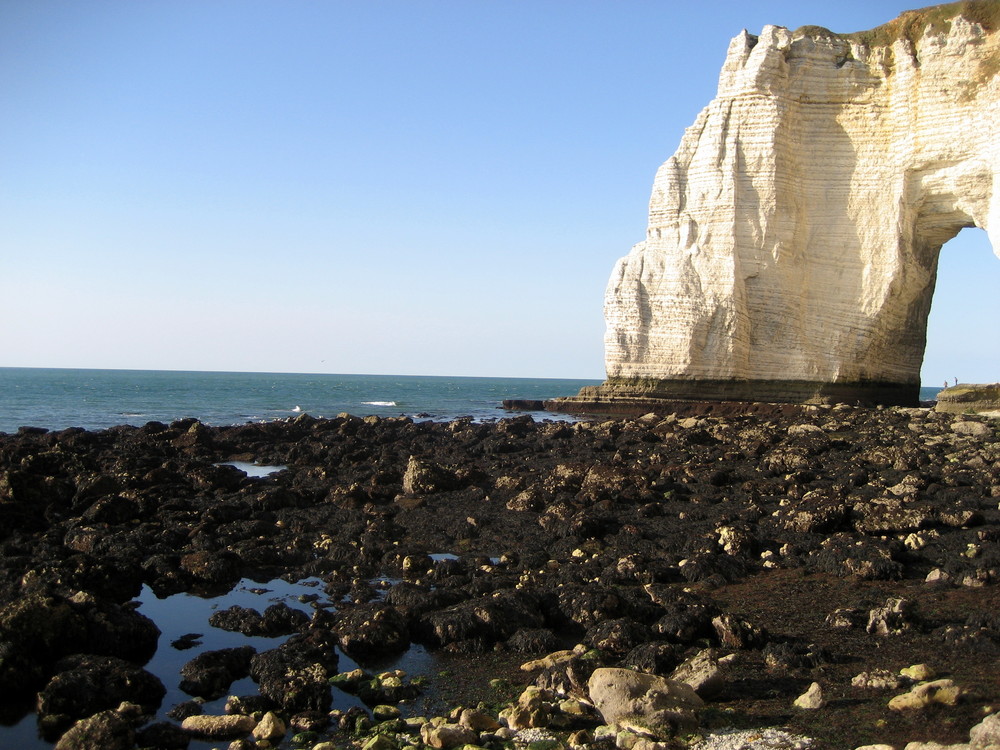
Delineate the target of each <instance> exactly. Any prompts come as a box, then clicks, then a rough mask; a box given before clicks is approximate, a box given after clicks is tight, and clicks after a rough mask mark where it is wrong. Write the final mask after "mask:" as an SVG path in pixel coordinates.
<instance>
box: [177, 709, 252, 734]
mask: <svg viewBox="0 0 1000 750" xmlns="http://www.w3.org/2000/svg"><path fill="white" fill-rule="evenodd" d="M255 726H257V721H256V720H255V719H254V718H253V717H252V716H239V715H235V716H211V715H207V714H206V715H202V716H189V717H188V718H186V719H184V721H183V722H181V729H183V730H184V731H185V732H190V733H191V734H193V735H196V736H198V737H210V738H212V739H229V738H233V737H242V736H244V735H247V734H250V733H251V732H252V731H253V729H254V727H255Z"/></svg>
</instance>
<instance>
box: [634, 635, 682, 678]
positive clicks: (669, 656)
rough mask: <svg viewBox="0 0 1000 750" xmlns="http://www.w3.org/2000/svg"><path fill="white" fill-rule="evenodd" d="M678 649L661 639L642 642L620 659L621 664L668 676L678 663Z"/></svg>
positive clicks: (640, 670) (637, 669)
mask: <svg viewBox="0 0 1000 750" xmlns="http://www.w3.org/2000/svg"><path fill="white" fill-rule="evenodd" d="M680 651H681V648H680V647H679V646H677V645H676V644H673V643H664V642H662V641H654V642H650V643H643V644H641V645H638V646H636V647H635V648H633V649H632V650H631V651H629V652H628V654H627V655H626V656H625V658H624V659H622V663H621V666H622V667H624V668H625V669H634V670H635V671H637V672H646V673H647V674H658V675H663V676H668V675H670V672H671V671H672V670H673V669H674V668H675V667H676V666H677V665H678V664H680V661H681V656H680ZM674 679H676V678H674Z"/></svg>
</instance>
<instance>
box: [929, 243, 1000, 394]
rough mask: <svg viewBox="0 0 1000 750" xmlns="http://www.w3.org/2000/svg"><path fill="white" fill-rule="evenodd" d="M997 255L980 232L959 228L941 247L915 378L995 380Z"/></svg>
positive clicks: (998, 362)
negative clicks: (921, 353) (924, 338)
mask: <svg viewBox="0 0 1000 750" xmlns="http://www.w3.org/2000/svg"><path fill="white" fill-rule="evenodd" d="M998 324H1000V259H998V258H997V256H996V255H995V254H994V252H993V248H992V247H991V246H990V242H989V238H988V237H987V234H986V232H984V231H983V230H982V229H978V228H974V227H973V228H966V229H963V230H961V231H960V232H959V233H958V234H957V235H956V236H955V237H954V238H953V239H951V240H949V241H948V242H946V243H945V244H944V246H942V248H941V251H940V253H939V255H938V262H937V275H936V281H935V282H934V291H933V295H932V298H931V306H930V313H929V314H928V316H927V330H926V342H925V345H924V353H923V360H922V363H921V367H920V383H921V385H922V386H923V387H924V388H927V389H931V388H934V389H939V388H941V387H942V385H944V384H945V382H946V381H947V384H948V385H953V384H954V383H955V381H956V379H957V380H958V382H959V383H995V382H997V381H1000V325H998Z"/></svg>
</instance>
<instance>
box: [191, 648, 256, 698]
mask: <svg viewBox="0 0 1000 750" xmlns="http://www.w3.org/2000/svg"><path fill="white" fill-rule="evenodd" d="M255 653H257V650H256V649H255V648H254V647H253V646H239V647H236V648H224V649H219V650H217V651H206V652H204V653H202V654H199V655H198V656H196V657H195V658H194V659H192V660H191V661H189V662H188V663H187V664H185V665H184V666H183V667H181V678H182V679H181V683H180V688H181V690H183V691H184V692H185V693H187V694H188V695H195V696H197V697H199V698H205V699H206V700H215V699H216V698H221V697H222V696H223V695H225V694H226V692H227V691H228V690H229V686H230V685H231V684H232V683H233V682H234V681H236V680H240V679H242V678H244V677H246V676H247V675H248V674H250V660H251V659H252V658H253V655H254V654H255Z"/></svg>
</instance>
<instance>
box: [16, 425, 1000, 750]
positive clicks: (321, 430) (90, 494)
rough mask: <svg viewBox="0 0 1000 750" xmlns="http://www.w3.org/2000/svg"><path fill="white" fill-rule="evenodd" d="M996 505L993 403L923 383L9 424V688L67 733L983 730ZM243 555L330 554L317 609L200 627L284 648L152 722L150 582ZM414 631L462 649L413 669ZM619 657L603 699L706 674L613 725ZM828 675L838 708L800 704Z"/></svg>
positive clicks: (855, 737) (916, 733)
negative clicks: (556, 403)
mask: <svg viewBox="0 0 1000 750" xmlns="http://www.w3.org/2000/svg"><path fill="white" fill-rule="evenodd" d="M232 461H251V462H255V463H260V464H267V465H272V466H279V467H283V468H282V469H281V470H280V471H277V472H275V473H272V474H269V475H267V476H263V477H250V476H247V475H246V473H244V472H242V471H240V470H239V469H237V468H234V467H233V466H229V465H225V464H226V463H227V462H232ZM998 502H1000V443H998V441H997V428H996V423H995V422H992V421H990V420H989V419H987V418H984V417H974V416H967V415H950V414H942V413H938V412H935V411H932V410H927V409H895V408H893V409H881V408H879V409H865V408H855V407H847V406H832V407H831V406H815V407H799V408H796V409H789V408H781V409H775V410H773V411H772V412H768V411H767V410H763V409H760V408H758V409H755V410H754V413H752V414H740V413H732V412H731V411H727V412H726V413H724V414H714V415H713V414H711V413H709V414H707V415H704V416H698V415H696V416H681V417H678V416H677V415H673V414H669V415H653V414H650V415H646V416H644V417H640V418H634V419H609V420H595V421H590V422H578V423H575V424H574V423H568V422H547V421H546V422H539V421H535V420H534V419H533V418H532V417H531V416H528V415H522V416H517V417H513V418H508V419H502V420H499V421H496V422H490V423H479V422H474V421H472V420H458V421H454V422H447V423H436V422H415V421H412V420H411V419H408V418H403V417H400V418H388V419H383V418H376V417H368V418H364V419H362V418H358V417H353V416H348V415H341V416H339V417H337V418H335V419H314V418H311V417H308V416H301V417H298V418H296V419H294V420H290V421H285V422H275V423H268V424H247V425H240V426H231V427H209V426H206V425H203V424H201V423H199V422H196V421H194V420H185V421H180V422H175V423H172V424H169V425H167V424H161V423H150V424H147V425H146V426H144V427H118V428H113V429H109V430H104V431H101V432H86V431H83V430H76V429H70V430H64V431H61V432H46V431H43V430H34V429H22V430H20V431H19V432H18V433H16V434H10V435H0V698H2V703H3V705H4V714H5V715H4V717H3V718H4V720H5V721H7V722H11V721H16V720H17V719H18V718H19V717H20V716H23V715H24V713H25V712H27V711H33V710H36V708H37V711H38V722H39V727H40V728H41V730H42V732H43V734H44V735H45V736H46V737H49V738H51V739H52V740H55V739H57V738H58V737H60V736H61V735H64V733H65V736H64V739H63V740H62V741H61V743H62V746H64V747H70V746H74V745H73V744H72V743H73V742H77V740H74V739H73V737H83V736H91V734H94V733H96V735H95V736H104V737H105V739H104V740H100V741H103V742H107V743H109V744H108V745H107V746H112V744H113V743H111V739H108V738H113V739H114V743H118V744H116V745H113V746H120V747H183V746H186V743H189V742H191V741H194V740H195V738H204V737H225V738H226V739H225V740H217V739H213V740H212V741H213V742H215V743H216V746H217V745H218V743H219V742H220V741H224V742H229V741H231V740H233V741H237V742H244V744H243V745H239V746H240V747H253V746H257V747H268V746H270V747H277V746H281V747H293V746H294V747H310V748H311V747H314V746H317V745H321V744H322V743H323V742H331V743H333V745H330V747H333V746H347V745H350V744H352V743H355V744H358V745H365V746H367V747H369V748H379V749H380V750H381V748H383V747H384V748H385V750H389V749H390V748H400V747H402V746H404V745H408V744H416V745H420V744H421V743H423V744H424V745H427V746H430V747H452V746H454V745H452V744H450V743H451V741H452V740H450V739H448V738H458V739H461V742H460V743H459V744H470V743H471V744H477V745H481V746H488V747H496V748H500V747H505V746H508V745H510V743H511V742H512V741H514V740H515V739H517V738H518V737H522V739H523V740H524V741H523V742H522V744H526V743H527V741H529V740H530V739H531V737H535V735H533V734H531V733H532V732H534V733H538V736H537V737H535V740H536V741H543V740H544V741H551V742H554V743H556V744H553V745H551V746H552V747H557V746H560V745H561V746H563V747H570V746H574V745H593V746H601V747H612V746H614V744H615V742H631V743H632V744H631V745H629V746H630V747H631V746H632V745H634V744H635V742H638V741H643V742H666V741H669V742H672V743H674V745H675V746H685V745H687V744H692V745H694V746H697V745H696V744H695V738H696V736H708V735H711V734H712V733H713V732H718V731H721V730H722V728H725V727H736V728H747V729H750V728H755V729H759V730H761V731H763V729H764V728H768V727H781V728H783V729H784V730H785V731H786V732H789V733H791V734H792V735H795V736H803V737H809V738H812V739H811V745H810V746H812V747H829V748H844V747H848V748H850V747H858V746H861V745H865V744H874V743H888V744H891V745H894V746H896V747H899V748H902V746H903V745H905V743H906V742H909V741H911V740H920V741H930V740H934V741H937V742H943V743H958V742H968V740H969V732H970V730H971V729H972V728H973V727H975V726H977V725H978V724H979V723H980V722H982V721H983V717H984V715H985V714H987V713H989V712H990V711H991V710H992V709H993V708H995V707H1000V685H998V684H997V677H996V670H995V668H994V667H995V664H996V660H997V658H998V656H1000V617H998V615H997V612H1000V594H998V591H1000V588H998V584H1000V547H998V540H1000V526H998V521H1000V511H998ZM243 578H252V579H253V580H258V581H266V580H270V579H274V578H284V579H285V580H288V581H296V580H302V579H306V578H309V579H314V580H316V581H318V588H317V595H316V596H314V597H311V599H312V600H318V601H316V604H317V606H316V607H315V608H314V609H313V611H312V612H313V613H312V615H311V616H309V615H305V614H304V613H303V612H302V611H299V610H296V609H292V608H288V607H286V606H284V605H272V606H271V607H268V608H266V609H263V611H257V610H254V609H250V608H247V607H239V606H233V607H229V608H225V609H220V610H218V611H217V612H216V613H215V614H213V615H212V617H211V619H210V622H196V623H190V625H187V624H185V628H186V629H184V630H182V631H181V632H185V633H189V634H190V636H191V637H190V639H189V640H190V642H191V643H195V642H197V640H198V638H199V637H200V634H202V633H204V632H206V631H205V628H217V629H222V630H225V631H228V632H233V633H244V634H246V635H255V636H266V637H267V638H269V639H271V642H272V643H273V646H272V647H270V648H253V647H242V648H233V649H229V650H214V651H208V652H205V653H204V654H201V655H199V656H197V657H194V658H190V659H189V661H188V663H187V664H186V666H185V667H184V670H183V672H182V678H183V681H184V682H183V684H182V685H181V687H182V689H183V690H185V691H187V692H188V694H189V695H190V696H192V697H195V696H198V697H200V698H202V699H206V700H208V699H216V698H218V697H219V696H225V695H227V694H228V693H229V692H230V691H231V689H232V685H234V684H236V682H237V681H240V680H244V682H243V683H242V684H244V685H245V684H248V683H246V682H245V680H246V678H247V676H248V675H249V678H250V679H251V680H252V681H253V682H252V683H249V684H252V685H253V686H254V690H255V691H256V692H255V694H253V695H244V696H241V697H239V698H230V699H229V715H228V716H211V715H198V714H199V713H200V712H201V710H202V709H201V708H200V707H199V706H200V704H199V703H198V702H186V703H184V704H183V705H176V706H163V707H162V708H163V710H165V711H167V712H168V713H169V715H170V716H172V717H175V718H174V720H173V721H171V722H163V721H158V722H156V723H151V717H152V716H153V715H154V714H155V713H156V712H157V710H159V709H160V708H161V706H160V704H161V702H162V701H163V698H164V694H165V691H164V687H163V685H162V684H161V683H160V680H159V679H158V678H157V677H155V676H154V675H151V674H150V673H149V672H147V671H145V670H144V669H143V666H144V665H145V664H146V662H147V661H148V659H149V658H150V656H151V655H152V654H153V653H154V651H156V649H157V648H159V649H167V648H172V647H171V645H170V644H169V643H164V642H158V641H159V640H160V638H159V635H160V631H159V629H158V628H157V625H156V624H155V623H154V622H153V621H152V620H150V619H149V618H148V617H146V616H145V615H143V614H142V608H141V607H137V606H136V602H135V601H134V600H135V598H136V597H137V596H138V595H139V592H140V589H141V588H142V587H143V586H147V587H148V588H149V589H150V590H151V591H152V592H153V593H154V594H155V595H156V596H158V597H161V598H162V597H167V596H170V595H174V594H177V593H180V592H190V593H192V594H197V595H200V596H210V595H214V594H221V593H225V592H227V591H229V589H230V588H232V587H233V585H234V584H235V583H236V582H237V581H239V580H241V579H243ZM179 642H180V641H179ZM414 644H417V645H419V646H420V647H422V648H424V649H427V650H429V651H430V652H432V653H433V654H436V655H437V658H438V659H439V660H440V661H439V662H438V664H439V666H441V665H444V666H441V668H440V670H439V673H438V674H432V675H428V676H425V677H424V678H422V679H420V680H416V679H414V678H415V676H413V675H405V674H400V673H397V672H394V671H392V670H391V669H389V670H388V671H386V670H385V667H384V665H386V664H390V663H392V660H393V659H395V658H396V657H397V656H398V655H399V654H401V653H403V652H405V651H406V650H407V649H408V648H413V646H414ZM183 645H185V643H180V646H176V648H178V649H179V648H180V647H181V646H183ZM338 654H346V655H347V656H348V657H350V659H353V660H356V663H357V664H359V665H361V667H362V669H361V670H352V669H351V668H350V667H349V666H348V667H346V668H345V662H344V661H343V659H342V658H339V657H338ZM522 663H526V664H525V665H524V666H525V668H524V669H520V668H518V665H521V664H522ZM917 665H924V666H922V667H921V669H923V670H925V671H923V672H920V671H918V672H913V673H911V675H910V676H908V675H906V674H901V670H904V669H906V668H910V667H913V666H917ZM598 669H603V670H606V671H603V672H600V675H602V677H601V679H600V680H598V681H599V682H601V685H602V688H601V689H602V697H601V705H605V703H604V702H605V701H613V700H615V698H614V695H613V692H614V689H617V688H616V685H618V684H619V683H620V682H622V679H620V677H619V675H620V674H621V673H622V669H626V670H631V671H632V672H641V673H644V674H646V675H653V676H655V677H656V680H652V681H650V680H651V679H652V678H650V679H647V678H643V679H642V680H635V679H630V680H625V681H624V682H627V683H628V684H633V683H634V684H643V685H645V684H647V683H648V684H649V685H654V684H655V686H656V687H655V690H656V695H657V696H661V697H662V700H668V699H669V700H681V703H679V704H677V705H676V706H674V705H673V704H671V705H672V707H671V708H669V709H667V708H662V707H661V709H658V710H660V713H659V714H657V716H659V717H660V718H659V719H657V721H656V722H653V724H654V725H655V727H656V729H655V731H654V730H648V731H647V730H643V728H642V726H640V724H641V722H640V723H638V724H637V723H635V722H633V723H632V724H629V722H626V721H618V722H617V723H615V725H614V726H613V727H609V726H608V721H610V720H608V719H607V717H606V716H605V717H602V716H601V714H600V712H599V711H598V710H597V709H596V708H595V704H594V697H593V695H592V694H591V692H590V682H591V680H592V677H593V675H594V673H595V671H596V670H598ZM914 675H915V676H914ZM612 678H614V679H612ZM594 679H595V680H597V678H594ZM679 682H682V683H683V690H682V689H681V688H677V687H676V684H677V683H679ZM421 683H422V684H421ZM813 683H817V684H818V685H819V688H820V689H821V693H822V700H817V701H816V702H817V704H818V705H820V706H821V707H819V708H814V709H804V708H799V707H798V706H796V705H793V703H794V702H795V701H796V699H797V698H798V697H799V696H800V695H802V694H803V693H806V691H807V689H809V688H810V686H811V685H812V684H813ZM927 685H930V686H931V687H926V686H927ZM526 688H530V689H528V690H526ZM608 689H610V690H611V692H612V697H611V698H607V697H605V694H604V691H605V690H608ZM650 690H651V691H652V690H653V688H650ZM678 691H680V692H678ZM684 691H687V692H684ZM651 694H652V693H651ZM339 695H350V696H354V698H353V700H355V704H352V705H353V707H352V708H350V710H348V711H344V710H340V709H336V708H332V707H333V706H334V703H335V701H334V698H335V697H336V696H339ZM689 695H695V696H696V699H697V700H695V699H692V698H689V697H684V696H689ZM519 696H520V697H519ZM663 696H665V697H663ZM678 696H681V697H678ZM899 696H910V697H908V698H905V699H903V698H899ZM928 696H929V697H928ZM682 698H683V700H682ZM658 700H660V698H658ZM890 701H896V702H895V704H894V705H890ZM907 701H909V703H906V702H907ZM397 704H398V708H396V706H397ZM903 704H906V707H903V708H900V706H901V705H903ZM417 711H423V712H425V713H424V714H419V713H415V712H417ZM427 711H440V712H441V713H442V716H441V717H439V718H437V719H435V720H434V721H430V720H428V715H427V714H426V712H427ZM466 712H469V713H466ZM675 714H676V716H677V717H682V719H683V720H681V719H680V718H679V719H677V721H676V722H675V725H670V722H669V721H667V720H666V719H663V717H664V716H666V717H669V716H674V715H675ZM269 715H270V716H272V717H273V718H267V720H266V721H265V718H266V717H268V716H269ZM421 716H422V717H423V720H422V719H421ZM239 717H242V718H239ZM248 717H249V718H248ZM665 721H666V723H664V722H665ZM175 722H176V723H175ZM275 722H277V723H275ZM463 722H464V723H463ZM633 724H634V725H633ZM670 726H673V729H670ZM253 727H257V728H258V729H259V731H258V729H252V728H253ZM261 727H264V728H261ZM454 727H457V728H454ZM279 728H280V731H279ZM251 731H257V732H258V734H257V736H256V737H254V736H253V735H251V734H250V732H251ZM623 731H624V732H627V733H631V734H630V736H632V735H634V737H633V739H632V740H622V739H621V738H620V737H619V738H618V739H616V738H615V732H623ZM982 731H986V730H982ZM101 732H105V735H101V734H100V733H101ZM213 732H217V733H218V734H212V733H213ZM644 732H645V734H646V735H648V736H646V737H645V739H643V738H642V736H643V733H644ZM88 733H91V734H88ZM108 733H110V734H108ZM268 733H269V737H265V736H264V735H265V734H268ZM519 733H523V736H522V734H519ZM664 733H666V734H670V733H673V734H675V736H674V737H673V738H670V737H664V736H662V735H663V734H664ZM66 737H68V738H69V739H66ZM376 738H379V739H376ZM539 738H541V739H539ZM545 738H548V739H545ZM81 741H82V740H81ZM455 741H456V742H457V741H458V740H455ZM250 742H253V743H255V745H251V744H247V743H250ZM171 743H173V744H171ZM75 746H81V747H82V746H84V745H80V744H79V743H77V745H75ZM92 746H93V745H92ZM775 746H776V745H775ZM664 747H666V746H664Z"/></svg>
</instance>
